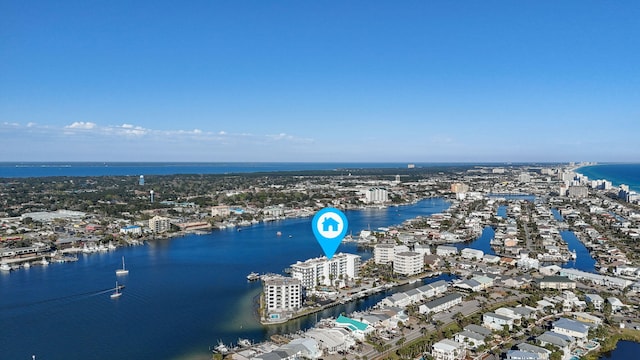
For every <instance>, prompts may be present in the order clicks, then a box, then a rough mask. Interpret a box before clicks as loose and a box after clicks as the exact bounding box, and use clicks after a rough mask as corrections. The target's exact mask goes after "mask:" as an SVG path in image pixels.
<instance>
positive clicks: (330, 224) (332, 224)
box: [322, 216, 340, 231]
mask: <svg viewBox="0 0 640 360" xmlns="http://www.w3.org/2000/svg"><path fill="white" fill-rule="evenodd" d="M339 226H340V223H339V222H338V221H336V219H334V218H332V217H329V216H325V218H324V219H323V220H322V231H339V229H338V227H339Z"/></svg>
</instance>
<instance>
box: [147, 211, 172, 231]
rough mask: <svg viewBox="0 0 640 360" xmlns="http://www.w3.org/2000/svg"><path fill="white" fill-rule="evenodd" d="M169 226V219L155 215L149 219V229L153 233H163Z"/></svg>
mask: <svg viewBox="0 0 640 360" xmlns="http://www.w3.org/2000/svg"><path fill="white" fill-rule="evenodd" d="M170 226H171V224H170V223H169V219H168V218H166V217H162V216H158V215H156V216H154V217H152V218H151V219H149V228H150V229H151V231H153V232H157V233H160V232H165V231H167V230H169V227H170Z"/></svg>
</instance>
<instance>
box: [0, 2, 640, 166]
mask: <svg viewBox="0 0 640 360" xmlns="http://www.w3.org/2000/svg"><path fill="white" fill-rule="evenodd" d="M638 19H640V3H638V2H636V1H617V2H603V1H577V0H576V1H562V2H558V1H550V0H549V1H529V2H513V1H482V2H435V1H405V2H401V3H398V2H393V1H348V2H343V1H326V2H299V1H277V2H273V1H233V2H220V1H194V2H189V3H177V2H170V1H164V0H157V1H153V2H151V1H138V2H134V3H130V2H126V1H119V0H116V1H109V2H86V1H63V2H58V3H51V2H49V1H30V2H4V3H3V4H2V6H1V7H0V35H1V36H0V142H1V144H2V147H3V150H2V151H1V152H0V161H185V162H189V161H202V162H222V161H263V162H269V161H286V162H289V161H292V162H316V161H317V162H362V161H366V162H415V163H420V162H565V161H598V162H638V161H639V160H640V146H638V134H640V107H639V106H638V104H640V67H639V66H638V64H640V40H639V39H640V22H639V21H638Z"/></svg>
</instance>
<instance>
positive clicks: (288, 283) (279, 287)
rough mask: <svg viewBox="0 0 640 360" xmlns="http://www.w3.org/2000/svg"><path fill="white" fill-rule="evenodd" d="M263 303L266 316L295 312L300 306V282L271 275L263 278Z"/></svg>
mask: <svg viewBox="0 0 640 360" xmlns="http://www.w3.org/2000/svg"><path fill="white" fill-rule="evenodd" d="M263 280H264V302H265V308H266V310H267V313H268V314H272V313H279V312H287V311H296V310H298V309H300V307H301V306H302V286H301V285H300V280H298V279H292V278H290V277H284V276H280V275H273V276H268V277H264V278H263Z"/></svg>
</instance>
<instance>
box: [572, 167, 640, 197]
mask: <svg viewBox="0 0 640 360" xmlns="http://www.w3.org/2000/svg"><path fill="white" fill-rule="evenodd" d="M576 172H577V173H579V174H582V175H584V176H587V177H589V179H590V180H602V179H604V180H609V181H611V182H612V183H613V186H620V184H625V185H629V188H631V189H632V190H634V191H637V192H640V164H602V165H594V166H585V167H581V168H579V169H578V170H576Z"/></svg>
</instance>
